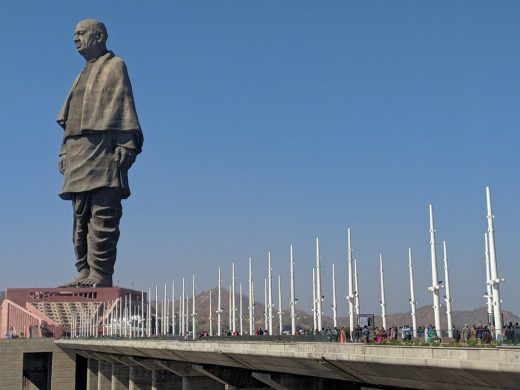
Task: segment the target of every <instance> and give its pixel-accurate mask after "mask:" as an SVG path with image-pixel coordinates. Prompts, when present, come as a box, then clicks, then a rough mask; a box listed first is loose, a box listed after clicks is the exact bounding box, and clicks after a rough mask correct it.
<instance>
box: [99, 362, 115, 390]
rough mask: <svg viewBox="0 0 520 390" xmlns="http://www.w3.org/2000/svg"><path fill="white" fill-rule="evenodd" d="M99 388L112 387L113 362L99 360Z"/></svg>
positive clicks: (106, 389) (101, 389) (109, 388)
mask: <svg viewBox="0 0 520 390" xmlns="http://www.w3.org/2000/svg"><path fill="white" fill-rule="evenodd" d="M97 379H98V384H97V388H98V390H111V389H112V364H111V363H108V362H106V361H104V360H98V376H97Z"/></svg>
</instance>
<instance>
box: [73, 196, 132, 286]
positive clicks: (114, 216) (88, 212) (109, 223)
mask: <svg viewBox="0 0 520 390" xmlns="http://www.w3.org/2000/svg"><path fill="white" fill-rule="evenodd" d="M72 206H73V209H74V228H73V242H74V251H75V253H76V259H77V261H76V269H77V270H78V272H81V271H82V270H83V269H85V268H88V267H89V268H90V274H91V275H92V276H93V273H94V274H97V275H96V276H100V277H101V278H102V279H104V280H107V279H111V278H112V274H113V273H114V264H115V261H116V254H117V241H118V239H119V220H120V219H121V215H122V207H121V194H120V190H119V189H117V188H110V187H103V188H98V189H96V190H94V191H87V192H78V193H75V194H73V197H72Z"/></svg>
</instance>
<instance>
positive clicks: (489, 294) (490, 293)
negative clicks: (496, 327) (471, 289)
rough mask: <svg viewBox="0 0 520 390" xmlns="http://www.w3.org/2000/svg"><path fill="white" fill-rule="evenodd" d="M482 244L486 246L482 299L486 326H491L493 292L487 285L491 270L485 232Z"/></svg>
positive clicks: (489, 285)
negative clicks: (485, 306) (485, 304)
mask: <svg viewBox="0 0 520 390" xmlns="http://www.w3.org/2000/svg"><path fill="white" fill-rule="evenodd" d="M484 242H485V245H486V253H485V255H486V294H485V295H484V298H486V303H487V313H488V325H491V324H492V323H493V291H492V289H491V284H489V283H488V280H491V269H490V264H489V241H488V234H487V232H486V233H484Z"/></svg>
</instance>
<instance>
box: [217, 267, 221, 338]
mask: <svg viewBox="0 0 520 390" xmlns="http://www.w3.org/2000/svg"><path fill="white" fill-rule="evenodd" d="M221 283H222V280H221V278H220V267H218V301H217V303H218V309H217V336H222V327H221V324H222V321H221V318H220V314H221V313H222V301H221Z"/></svg>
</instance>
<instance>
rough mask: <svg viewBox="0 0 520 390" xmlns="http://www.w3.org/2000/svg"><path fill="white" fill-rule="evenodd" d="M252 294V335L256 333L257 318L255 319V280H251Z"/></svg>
mask: <svg viewBox="0 0 520 390" xmlns="http://www.w3.org/2000/svg"><path fill="white" fill-rule="evenodd" d="M251 296H252V297H253V299H252V300H253V310H252V313H253V333H251V335H254V334H256V328H255V327H256V320H255V281H254V280H253V281H251Z"/></svg>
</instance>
